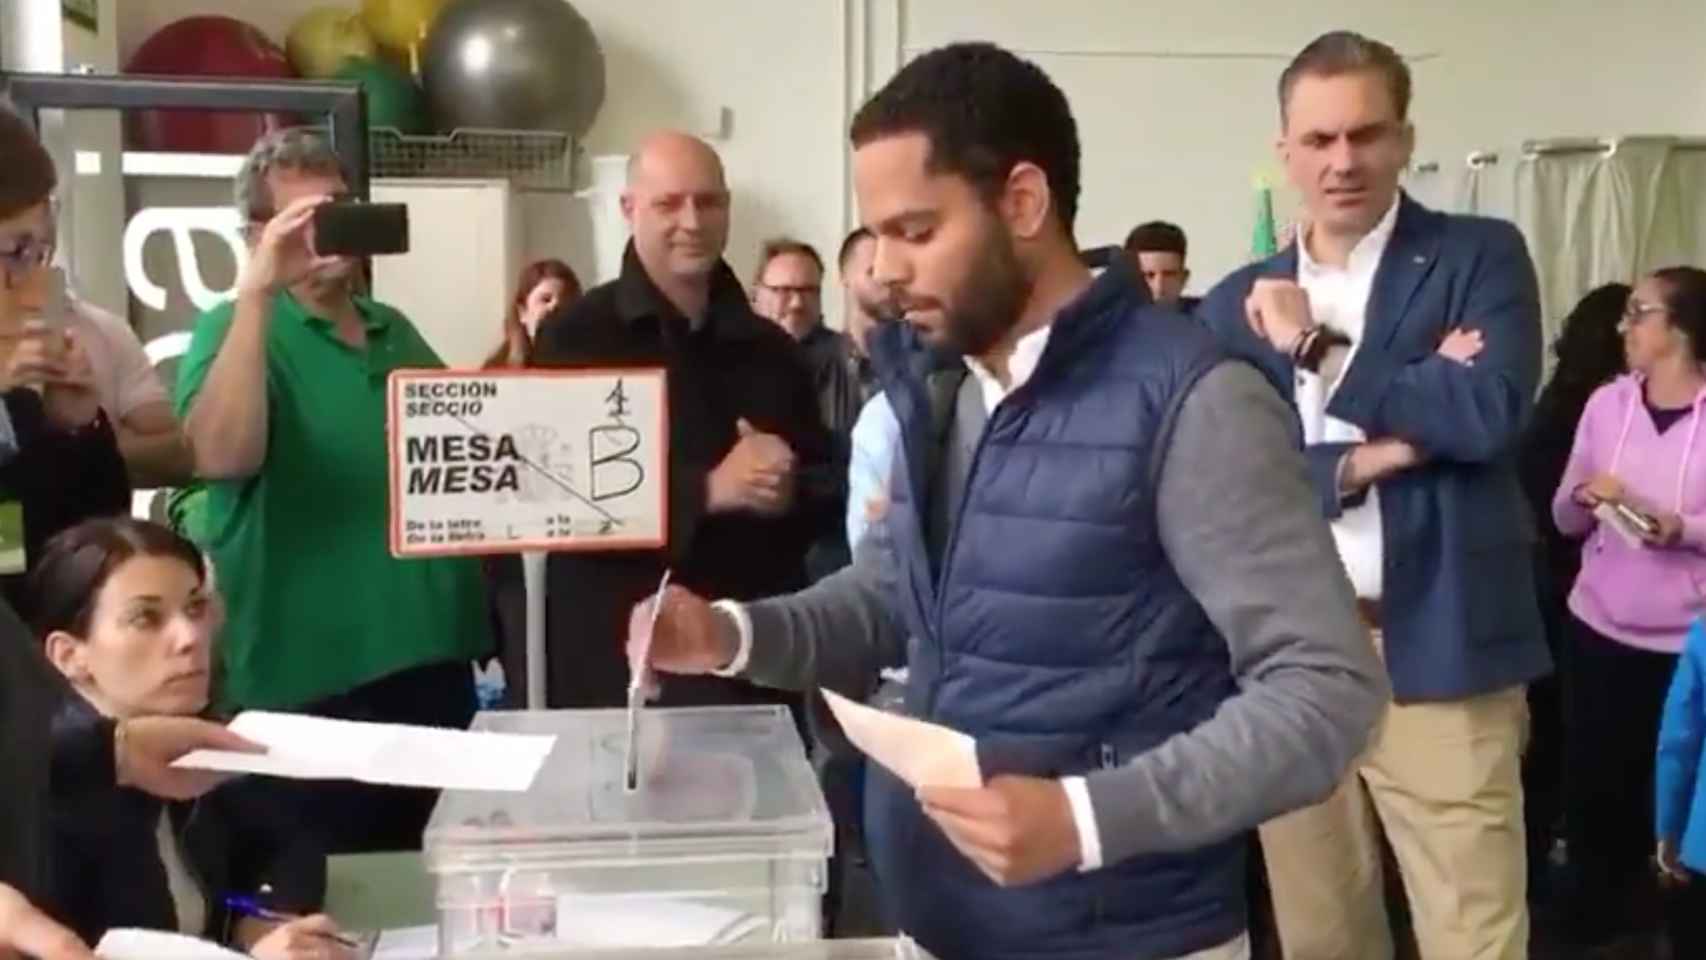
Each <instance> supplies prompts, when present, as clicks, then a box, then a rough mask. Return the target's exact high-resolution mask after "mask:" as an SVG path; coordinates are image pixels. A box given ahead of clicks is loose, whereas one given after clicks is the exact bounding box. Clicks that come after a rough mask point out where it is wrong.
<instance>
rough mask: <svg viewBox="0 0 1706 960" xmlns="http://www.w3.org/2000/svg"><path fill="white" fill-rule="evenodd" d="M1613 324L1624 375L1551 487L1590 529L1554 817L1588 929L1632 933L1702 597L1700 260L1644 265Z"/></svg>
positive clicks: (1704, 458) (1598, 405) (1564, 514)
mask: <svg viewBox="0 0 1706 960" xmlns="http://www.w3.org/2000/svg"><path fill="white" fill-rule="evenodd" d="M1620 329H1621V330H1622V333H1623V350H1624V356H1625V359H1626V360H1627V362H1628V366H1629V371H1630V372H1629V373H1628V374H1626V375H1624V376H1621V377H1618V378H1617V379H1616V380H1613V381H1612V382H1611V383H1608V384H1606V385H1605V386H1603V387H1601V388H1599V389H1598V390H1597V391H1595V392H1594V394H1593V396H1592V397H1591V398H1590V399H1589V400H1588V404H1587V408H1586V409H1585V410H1584V411H1583V413H1582V419H1581V422H1580V423H1579V424H1578V425H1577V427H1576V440H1575V446H1574V448H1573V449H1572V450H1571V452H1570V460H1569V464H1568V466H1567V467H1566V468H1565V470H1564V476H1563V480H1562V481H1561V482H1560V483H1559V485H1558V491H1557V493H1556V495H1554V497H1553V499H1552V515H1553V518H1554V519H1555V520H1556V521H1557V524H1558V529H1559V531H1560V532H1562V533H1563V534H1564V535H1565V536H1578V537H1579V536H1585V537H1586V538H1587V539H1586V542H1585V543H1584V545H1583V547H1582V570H1581V574H1580V575H1579V576H1578V577H1577V579H1576V583H1575V587H1574V589H1573V590H1572V591H1571V592H1570V599H1569V607H1570V613H1571V615H1572V618H1573V620H1574V622H1573V624H1572V627H1573V629H1574V632H1575V638H1574V647H1573V650H1572V653H1573V655H1574V656H1575V657H1577V670H1576V673H1577V675H1578V676H1580V677H1582V678H1583V679H1584V680H1586V681H1587V682H1585V683H1580V684H1576V685H1574V686H1575V687H1576V688H1577V689H1575V690H1573V691H1571V696H1570V697H1569V699H1570V700H1571V701H1573V702H1570V703H1568V705H1567V706H1566V730H1567V733H1566V744H1567V745H1566V748H1565V749H1566V756H1567V757H1568V760H1567V761H1566V770H1567V779H1568V781H1569V783H1568V785H1567V787H1566V793H1567V795H1568V796H1567V799H1566V805H1567V809H1566V814H1565V819H1566V825H1567V834H1568V838H1569V839H1568V844H1569V847H1568V849H1569V856H1570V863H1571V866H1572V867H1573V868H1574V869H1575V871H1576V873H1577V877H1578V881H1579V884H1580V888H1579V891H1578V892H1579V894H1580V895H1581V897H1582V900H1581V901H1580V907H1581V909H1580V910H1577V911H1573V912H1574V913H1576V914H1577V915H1578V917H1579V918H1580V919H1581V920H1583V921H1589V922H1588V924H1587V926H1588V928H1589V930H1593V928H1595V927H1597V928H1598V929H1597V930H1593V932H1592V933H1590V934H1588V935H1587V936H1586V939H1589V940H1601V939H1602V938H1604V937H1608V936H1609V937H1614V936H1617V935H1620V934H1626V933H1628V932H1630V931H1631V930H1632V929H1634V928H1635V927H1636V925H1637V920H1636V917H1637V916H1638V914H1639V913H1641V912H1643V911H1642V910H1641V907H1642V906H1643V905H1647V904H1650V903H1651V902H1652V895H1653V891H1654V888H1653V885H1652V880H1653V874H1652V871H1650V870H1649V869H1647V856H1648V854H1649V853H1650V852H1651V850H1652V838H1653V836H1654V834H1653V804H1652V796H1653V786H1652V782H1653V757H1654V745H1655V744H1656V743H1657V740H1658V726H1659V716H1660V713H1661V711H1662V710H1663V707H1664V701H1665V693H1666V691H1667V690H1668V688H1669V686H1670V678H1671V674H1672V672H1673V671H1674V669H1675V666H1676V661H1677V655H1678V654H1679V653H1680V652H1681V650H1682V645H1683V640H1684V637H1685V636H1686V635H1687V631H1688V626H1689V622H1690V621H1691V620H1692V619H1693V618H1694V617H1695V616H1696V615H1697V614H1699V613H1700V612H1701V611H1702V610H1703V609H1706V436H1702V422H1701V421H1702V419H1703V417H1706V413H1703V409H1702V408H1703V406H1706V373H1703V363H1706V272H1703V271H1701V270H1697V269H1695V268H1693V267H1673V268H1669V269H1665V270H1660V271H1658V272H1656V273H1654V274H1652V275H1651V276H1648V277H1646V278H1645V279H1643V280H1642V281H1641V282H1640V283H1639V284H1638V285H1637V286H1636V287H1635V290H1634V292H1633V293H1632V294H1631V295H1630V297H1629V302H1628V305H1627V306H1626V307H1625V309H1624V312H1623V322H1622V324H1621V327H1620ZM1584 932H1585V931H1584Z"/></svg>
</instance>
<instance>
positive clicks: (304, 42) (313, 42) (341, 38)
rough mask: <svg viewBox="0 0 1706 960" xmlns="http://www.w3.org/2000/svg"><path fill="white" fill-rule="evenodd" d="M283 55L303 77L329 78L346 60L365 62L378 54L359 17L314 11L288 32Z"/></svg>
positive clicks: (333, 10) (324, 9) (344, 12)
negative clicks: (288, 58)
mask: <svg viewBox="0 0 1706 960" xmlns="http://www.w3.org/2000/svg"><path fill="white" fill-rule="evenodd" d="M284 50H285V53H287V54H289V55H290V62H291V64H292V65H293V66H295V67H296V72H297V73H300V74H302V75H303V76H305V77H313V78H320V77H329V76H331V75H332V74H334V73H337V72H338V68H339V67H342V66H343V65H344V61H346V60H369V59H372V58H373V57H374V56H376V55H377V54H378V52H379V49H378V47H377V46H376V45H375V44H374V42H373V34H371V33H368V32H367V25H366V24H364V23H362V21H361V15H360V14H359V13H357V12H355V11H354V10H346V9H344V8H342V7H315V8H314V9H312V10H310V11H308V12H307V13H305V14H303V15H302V17H301V18H300V19H298V20H297V21H296V24H295V26H292V27H291V28H290V35H289V37H288V38H287V39H286V40H285V43H284Z"/></svg>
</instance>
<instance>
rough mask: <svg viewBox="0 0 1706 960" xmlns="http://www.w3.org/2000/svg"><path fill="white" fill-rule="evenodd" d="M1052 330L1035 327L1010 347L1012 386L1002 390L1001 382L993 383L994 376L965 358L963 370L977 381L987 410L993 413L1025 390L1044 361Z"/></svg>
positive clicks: (969, 358) (982, 366) (1009, 374)
mask: <svg viewBox="0 0 1706 960" xmlns="http://www.w3.org/2000/svg"><path fill="white" fill-rule="evenodd" d="M1052 329H1054V327H1053V325H1052V324H1047V325H1044V326H1041V327H1038V328H1037V329H1035V330H1032V331H1031V332H1030V333H1027V334H1025V335H1024V336H1022V337H1020V338H1019V340H1018V342H1017V343H1015V344H1013V354H1012V356H1010V357H1008V358H1007V376H1008V379H1009V380H1010V381H1011V384H1012V385H1011V386H1008V387H1003V386H1002V385H1001V381H999V380H997V379H995V374H993V373H991V372H990V370H989V368H988V367H986V366H984V365H983V363H982V362H981V361H979V360H978V359H977V358H976V357H966V358H965V362H966V369H968V370H970V371H971V372H972V375H973V376H975V377H977V382H978V385H979V386H980V387H981V388H982V389H983V399H984V407H985V408H986V409H989V410H994V409H995V405H996V404H997V403H1000V402H1001V401H1002V399H1004V398H1005V397H1006V396H1007V395H1008V394H1009V393H1012V392H1013V391H1014V390H1017V389H1019V388H1020V387H1022V386H1024V385H1025V381H1027V380H1029V379H1031V374H1033V373H1036V372H1037V363H1038V362H1039V361H1041V360H1042V358H1043V350H1044V348H1046V347H1047V346H1048V335H1049V331H1050V330H1052Z"/></svg>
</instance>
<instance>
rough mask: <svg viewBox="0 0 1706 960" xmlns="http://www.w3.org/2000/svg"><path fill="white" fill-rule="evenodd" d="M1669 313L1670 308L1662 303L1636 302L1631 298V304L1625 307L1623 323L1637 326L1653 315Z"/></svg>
mask: <svg viewBox="0 0 1706 960" xmlns="http://www.w3.org/2000/svg"><path fill="white" fill-rule="evenodd" d="M1669 312H1670V308H1669V307H1667V306H1665V305H1664V304H1662V303H1646V302H1645V301H1641V300H1636V299H1635V298H1634V297H1630V298H1629V302H1628V303H1626V304H1624V305H1623V322H1624V323H1626V324H1636V323H1640V322H1641V321H1642V320H1645V319H1647V318H1648V317H1649V316H1652V315H1653V314H1657V313H1669Z"/></svg>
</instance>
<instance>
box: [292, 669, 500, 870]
mask: <svg viewBox="0 0 1706 960" xmlns="http://www.w3.org/2000/svg"><path fill="white" fill-rule="evenodd" d="M297 712H299V713H306V714H311V715H314V716H319V717H332V718H334V719H338V720H361V721H366V722H370V723H406V724H416V725H420V726H429V727H455V728H458V729H466V728H467V726H468V723H469V721H471V720H473V718H474V674H473V669H472V667H471V666H470V665H469V663H468V662H467V661H464V660H456V661H445V662H440V663H432V664H427V665H425V666H421V667H413V668H410V669H408V670H402V671H399V672H397V673H393V674H390V675H388V676H384V677H381V678H379V679H378V680H375V681H373V682H371V683H366V684H363V685H362V686H359V687H356V688H355V689H354V690H351V691H349V692H347V693H341V694H338V695H337V696H333V697H327V698H326V699H324V700H319V701H316V702H314V703H310V704H307V705H306V706H303V707H302V708H300V709H299V710H298V711H297ZM274 784H275V786H274V789H275V790H276V791H277V792H278V795H279V797H280V799H281V800H282V802H284V803H288V804H290V805H291V808H292V809H294V810H295V811H296V812H297V816H298V817H299V820H298V822H299V823H301V824H302V826H303V828H304V829H308V830H312V831H313V832H314V833H315V835H316V836H317V837H318V838H319V839H320V840H321V841H322V842H323V843H324V844H325V845H326V852H327V853H334V854H336V853H374V852H379V851H388V850H419V849H420V846H421V833H422V832H423V831H424V830H425V829H426V824H427V820H428V819H429V818H431V816H432V808H433V804H435V803H437V802H438V791H437V790H420V789H416V788H412V787H381V786H375V785H373V784H366V783H356V782H353V781H349V780H278V781H274Z"/></svg>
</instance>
